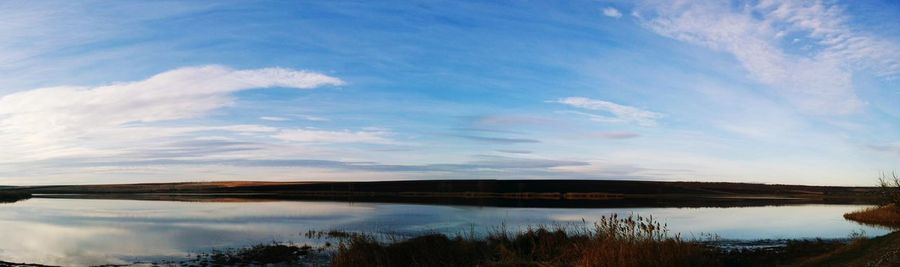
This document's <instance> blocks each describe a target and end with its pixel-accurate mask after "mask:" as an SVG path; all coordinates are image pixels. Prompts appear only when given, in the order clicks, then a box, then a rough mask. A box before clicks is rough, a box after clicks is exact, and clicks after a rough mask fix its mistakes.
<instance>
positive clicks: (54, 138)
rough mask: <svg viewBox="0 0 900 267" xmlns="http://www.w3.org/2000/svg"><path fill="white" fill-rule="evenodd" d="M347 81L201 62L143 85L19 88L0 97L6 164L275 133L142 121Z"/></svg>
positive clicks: (261, 129) (203, 111)
mask: <svg viewBox="0 0 900 267" xmlns="http://www.w3.org/2000/svg"><path fill="white" fill-rule="evenodd" d="M341 84H343V81H341V80H340V79H337V78H334V77H330V76H327V75H324V74H319V73H314V72H306V71H298V70H291V69H283V68H265V69H253V70H233V69H229V68H227V67H223V66H203V67H190V68H181V69H176V70H172V71H167V72H164V73H161V74H158V75H155V76H153V77H150V78H149V79H147V80H143V81H137V82H124V83H114V84H110V85H104V86H97V87H74V86H64V87H53V88H41V89H34V90H29V91H24V92H19V93H13V94H9V95H6V96H3V97H2V98H0V147H3V148H4V149H3V151H0V162H2V161H10V160H27V159H46V158H57V157H64V156H69V157H72V156H78V155H109V154H115V153H117V152H118V151H119V150H121V149H125V148H127V147H123V146H122V143H121V142H124V141H135V142H137V141H141V140H143V141H146V140H154V139H155V138H161V137H166V136H172V135H184V134H185V133H186V132H189V131H190V130H221V131H234V132H244V133H261V132H273V131H275V129H273V128H269V127H265V126H254V125H235V126H224V127H223V126H217V127H211V128H210V127H207V128H202V127H195V128H193V129H188V128H165V127H150V126H146V125H145V126H141V125H142V124H146V123H149V122H160V121H173V120H182V119H191V118H198V117H201V116H203V115H206V114H207V113H208V112H210V111H212V110H215V109H218V108H221V107H224V106H227V105H229V104H231V103H232V102H233V98H232V97H231V95H230V94H231V93H234V92H237V91H241V90H248V89H254V88H267V87H287V88H296V89H311V88H315V87H320V86H325V85H341ZM116 142H118V143H116ZM113 143H116V144H117V145H113ZM133 145H138V144H137V143H134V144H133ZM144 145H146V144H144Z"/></svg>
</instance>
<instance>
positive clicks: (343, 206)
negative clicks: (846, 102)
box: [0, 198, 889, 266]
mask: <svg viewBox="0 0 900 267" xmlns="http://www.w3.org/2000/svg"><path fill="white" fill-rule="evenodd" d="M863 207H865V206H863V205H824V204H823V205H790V206H762V207H735V208H590V209H589V208H572V209H567V208H508V207H502V208H501V207H475V206H442V205H417V204H382V203H347V202H315V201H272V202H175V201H138V200H95V199H48V198H35V199H30V200H26V201H21V202H17V203H11V204H0V260H4V261H11V262H28V263H40V264H51V265H66V266H69V265H97V264H127V263H132V262H136V261H143V262H146V261H157V260H164V259H180V258H183V257H185V256H187V255H188V254H189V253H196V252H205V251H209V250H211V249H215V248H220V249H221V248H229V247H241V246H247V245H252V244H258V243H267V242H272V241H286V242H298V243H307V242H322V241H321V240H308V239H306V238H305V237H304V235H303V233H305V232H306V231H308V230H345V231H361V232H368V233H391V234H396V235H400V236H405V235H415V234H418V233H423V232H443V233H451V234H452V233H468V232H470V231H473V230H474V231H475V232H479V233H484V232H485V231H489V230H492V229H496V228H497V227H500V226H501V225H505V227H506V228H507V229H511V230H515V229H521V228H523V227H525V226H527V225H537V224H546V225H553V224H567V223H574V224H581V223H582V220H585V221H587V222H591V221H596V220H598V219H599V218H600V217H601V216H608V215H610V214H613V213H616V214H619V215H620V216H621V215H629V214H640V215H642V216H648V215H653V217H654V218H656V219H658V220H660V221H662V222H664V223H667V224H668V225H669V229H670V232H672V233H681V235H682V236H683V237H687V238H690V237H692V236H697V237H699V236H700V235H701V234H703V233H707V234H710V233H712V234H717V235H718V236H719V237H720V238H721V239H727V240H756V239H793V238H816V237H821V238H846V237H848V236H849V235H850V234H851V233H852V232H854V231H856V232H859V231H864V232H865V233H866V235H869V236H877V235H883V234H886V233H888V232H889V231H888V230H886V229H881V228H875V227H870V226H864V225H860V224H857V223H854V222H851V221H846V220H844V219H843V218H842V216H841V215H842V214H844V213H846V212H849V211H852V210H856V209H860V208H863Z"/></svg>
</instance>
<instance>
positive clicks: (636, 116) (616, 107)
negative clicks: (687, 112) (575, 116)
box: [553, 97, 662, 126]
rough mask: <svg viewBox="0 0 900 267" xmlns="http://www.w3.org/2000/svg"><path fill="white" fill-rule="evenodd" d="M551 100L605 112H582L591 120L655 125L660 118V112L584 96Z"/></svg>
mask: <svg viewBox="0 0 900 267" xmlns="http://www.w3.org/2000/svg"><path fill="white" fill-rule="evenodd" d="M553 102H556V103H560V104H565V105H569V106H572V107H576V108H580V109H586V110H593V111H603V112H606V113H607V114H606V115H598V114H591V113H582V114H585V115H589V116H590V117H591V119H592V120H595V121H601V122H625V123H636V124H638V125H641V126H655V125H656V120H657V119H659V118H662V114H659V113H656V112H652V111H648V110H643V109H640V108H636V107H632V106H626V105H620V104H616V103H613V102H609V101H604V100H596V99H590V98H586V97H567V98H562V99H559V100H556V101H553Z"/></svg>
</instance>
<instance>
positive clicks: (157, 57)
mask: <svg viewBox="0 0 900 267" xmlns="http://www.w3.org/2000/svg"><path fill="white" fill-rule="evenodd" d="M898 15H900V5H898V4H896V3H892V2H890V1H884V2H879V1H853V2H840V1H749V2H744V1H739V2H730V3H729V2H722V1H709V2H704V1H612V2H602V1H601V2H598V1H565V2H550V1H546V2H540V1H529V2H525V1H510V2H491V3H484V2H460V1H447V2H440V1H422V2H414V3H411V2H406V1H398V2H390V1H359V2H342V1H320V2H306V1H268V2H267V1H262V2H256V1H254V2H229V3H221V2H219V1H210V2H203V1H180V2H170V1H152V2H150V1H117V2H114V3H110V2H99V1H98V2H91V1H85V2H77V3H76V2H70V1H37V2H34V1H29V2H25V1H22V2H12V1H11V2H4V3H0V21H2V23H0V35H2V36H4V37H3V40H2V41H0V147H3V148H4V149H3V150H0V184H59V183H130V182H168V181H209V180H397V179H475V178H485V179H539V178H540V179H629V180H660V181H670V180H692V181H733V182H764V183H792V184H794V183H796V184H827V185H871V184H873V182H874V179H875V178H876V177H877V176H878V173H879V172H890V171H893V170H896V169H897V168H898V163H900V104H898V103H900V89H898V88H900V79H898V78H900V21H898V20H896V19H895V18H896V17H897V16H898Z"/></svg>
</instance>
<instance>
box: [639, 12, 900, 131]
mask: <svg viewBox="0 0 900 267" xmlns="http://www.w3.org/2000/svg"><path fill="white" fill-rule="evenodd" d="M734 6H736V5H732V4H729V3H725V2H701V1H688V2H668V1H664V2H654V4H647V5H644V6H643V7H642V10H641V14H640V15H639V16H638V17H639V18H641V19H642V20H643V24H644V26H646V27H647V28H649V29H651V30H653V31H655V32H657V33H659V34H661V35H664V36H667V37H670V38H673V39H677V40H681V41H685V42H689V43H694V44H697V45H701V46H705V47H708V48H711V49H714V50H718V51H724V52H727V53H729V54H731V55H733V56H734V57H735V58H736V59H737V60H738V61H739V62H740V64H741V65H742V66H743V68H744V69H746V70H747V71H748V72H749V73H750V76H751V77H752V78H754V79H756V80H757V81H759V82H761V83H763V84H766V85H769V86H772V87H773V88H775V89H777V90H778V91H779V92H780V93H781V94H782V95H784V96H785V97H787V99H789V100H790V101H791V102H792V103H794V104H795V105H796V106H797V107H799V108H800V109H801V110H804V111H806V112H810V113H815V114H847V113H853V112H855V111H857V110H859V109H860V108H861V107H862V105H863V102H862V101H861V100H860V99H859V98H858V97H857V95H856V93H855V91H854V88H853V81H852V80H853V79H852V78H853V77H852V69H853V68H854V67H868V68H871V69H873V70H875V72H876V73H879V74H881V75H883V76H886V77H890V76H896V75H898V74H900V52H898V51H900V46H898V45H897V44H895V43H891V42H889V41H886V40H882V39H879V38H877V37H874V36H871V35H868V34H865V33H860V32H857V31H854V30H853V29H852V28H851V27H850V26H849V25H848V20H849V19H848V18H847V16H845V15H844V14H843V10H842V9H840V8H839V7H836V6H829V5H826V4H823V3H822V2H821V1H813V2H802V3H801V2H797V1H762V2H760V3H759V4H758V5H755V6H742V7H740V8H735V7H734ZM737 6H740V5H737ZM785 36H792V38H791V39H797V37H800V38H801V39H802V40H805V41H808V42H809V43H811V44H812V45H813V46H815V47H814V49H812V50H810V51H808V52H805V53H800V52H797V53H789V52H787V50H786V49H785V47H786V46H788V45H797V44H794V43H797V42H790V43H791V44H782V43H783V42H782V39H783V38H785ZM798 40H800V39H798Z"/></svg>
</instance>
